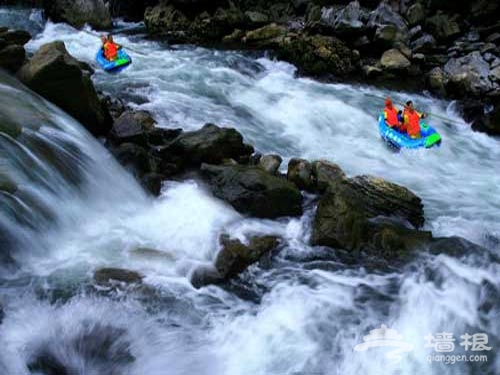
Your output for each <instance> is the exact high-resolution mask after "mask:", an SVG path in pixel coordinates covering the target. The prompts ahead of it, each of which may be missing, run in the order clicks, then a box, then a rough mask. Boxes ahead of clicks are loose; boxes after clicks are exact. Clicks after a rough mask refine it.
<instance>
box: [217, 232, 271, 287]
mask: <svg viewBox="0 0 500 375" xmlns="http://www.w3.org/2000/svg"><path fill="white" fill-rule="evenodd" d="M220 241H221V245H222V249H221V250H220V252H219V253H218V254H217V258H216V260H215V268H216V270H217V271H218V273H219V275H221V277H222V278H223V279H229V278H233V277H235V276H237V275H238V274H240V273H241V272H243V271H244V270H246V269H247V268H248V266H250V265H252V264H253V263H255V262H257V261H258V260H259V259H260V258H261V257H262V256H264V255H265V254H268V253H269V252H271V251H273V250H275V249H276V248H277V247H278V245H279V243H280V240H279V239H278V237H275V236H264V237H252V238H251V239H250V241H249V243H248V245H245V244H243V243H241V242H240V241H239V240H237V239H231V238H229V236H227V235H223V236H221V238H220Z"/></svg>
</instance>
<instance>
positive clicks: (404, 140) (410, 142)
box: [378, 115, 441, 149]
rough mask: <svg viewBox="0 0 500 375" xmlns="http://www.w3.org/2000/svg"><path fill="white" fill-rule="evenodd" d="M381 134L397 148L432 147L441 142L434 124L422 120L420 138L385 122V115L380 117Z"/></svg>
mask: <svg viewBox="0 0 500 375" xmlns="http://www.w3.org/2000/svg"><path fill="white" fill-rule="evenodd" d="M378 127H379V131H380V136H381V137H382V139H383V140H384V141H385V142H387V143H388V144H389V145H390V146H392V147H395V148H398V149H400V148H411V149H415V148H431V147H434V146H439V145H440V144H441V136H440V135H439V133H438V132H437V131H436V129H434V128H433V127H432V126H429V125H427V124H426V123H424V122H423V121H420V134H421V137H420V138H416V139H413V138H410V136H409V135H408V134H406V133H401V132H399V131H397V130H395V129H393V128H391V127H389V126H387V124H386V123H385V120H384V116H382V115H381V116H380V117H379V119H378Z"/></svg>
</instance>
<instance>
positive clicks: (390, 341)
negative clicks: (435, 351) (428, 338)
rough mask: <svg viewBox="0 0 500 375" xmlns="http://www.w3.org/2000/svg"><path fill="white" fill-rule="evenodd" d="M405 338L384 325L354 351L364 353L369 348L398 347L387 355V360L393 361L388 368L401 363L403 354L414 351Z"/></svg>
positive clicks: (364, 339)
mask: <svg viewBox="0 0 500 375" xmlns="http://www.w3.org/2000/svg"><path fill="white" fill-rule="evenodd" d="M402 340H403V336H402V335H400V334H398V331H396V330H395V329H390V328H387V327H386V326H385V325H384V324H382V325H381V326H380V328H377V329H374V330H372V331H370V334H369V335H368V336H364V337H363V341H364V342H363V343H361V344H358V345H356V346H355V347H354V350H356V351H357V352H362V351H365V350H368V349H369V348H377V347H384V346H390V347H396V348H398V349H396V350H392V351H390V352H389V353H387V354H386V355H385V356H386V358H388V359H390V360H393V361H392V362H390V363H389V364H388V365H387V366H390V365H393V364H396V363H398V362H400V361H401V358H402V356H401V354H402V353H406V352H410V351H412V350H413V344H410V343H408V342H404V341H402Z"/></svg>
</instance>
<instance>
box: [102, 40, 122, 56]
mask: <svg viewBox="0 0 500 375" xmlns="http://www.w3.org/2000/svg"><path fill="white" fill-rule="evenodd" d="M101 41H102V48H103V50H104V57H106V59H107V60H108V61H114V60H116V58H117V57H118V50H119V49H120V48H122V47H121V46H120V45H118V44H116V43H115V42H114V41H113V36H112V35H111V34H109V35H108V37H105V36H104V35H103V36H101Z"/></svg>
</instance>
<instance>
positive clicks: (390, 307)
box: [0, 13, 500, 375]
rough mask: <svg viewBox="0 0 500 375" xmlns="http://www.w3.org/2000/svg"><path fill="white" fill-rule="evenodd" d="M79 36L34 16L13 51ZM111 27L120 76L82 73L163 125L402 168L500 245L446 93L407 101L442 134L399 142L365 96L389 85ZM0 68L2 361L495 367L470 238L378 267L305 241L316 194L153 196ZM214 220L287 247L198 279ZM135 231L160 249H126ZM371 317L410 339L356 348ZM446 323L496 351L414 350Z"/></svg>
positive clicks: (387, 169) (492, 326) (172, 189)
mask: <svg viewBox="0 0 500 375" xmlns="http://www.w3.org/2000/svg"><path fill="white" fill-rule="evenodd" d="M0 14H1V13H0ZM12 14H14V13H12ZM122 26H127V25H122ZM88 32H89V30H87V32H82V31H77V30H74V29H73V28H71V27H69V26H67V25H64V24H58V25H55V24H51V23H48V24H47V25H46V26H45V28H44V30H43V32H42V33H41V34H39V35H37V36H36V38H35V39H34V40H33V41H31V42H30V43H29V44H28V45H27V48H28V50H29V51H34V50H36V49H37V48H38V46H40V45H41V44H43V43H46V42H49V41H52V40H55V39H60V40H63V41H65V42H66V46H67V48H68V50H69V52H70V53H71V54H73V55H74V56H76V57H77V58H79V59H81V60H85V61H88V62H90V63H93V56H94V54H95V52H96V49H97V48H98V45H99V40H98V39H97V38H96V37H94V36H92V35H90V34H89V33H88ZM116 40H117V41H118V42H119V43H122V44H124V45H125V46H128V47H131V49H133V50H132V51H131V55H132V57H133V59H134V64H133V65H132V66H131V67H130V68H129V69H127V70H125V71H124V72H123V73H121V74H119V75H106V74H104V73H102V72H101V71H100V70H98V69H97V72H96V75H95V81H96V85H97V86H98V88H100V89H102V90H104V91H108V92H110V93H114V94H119V95H120V96H121V97H124V98H126V100H127V101H129V102H130V104H131V105H132V106H134V107H137V108H143V109H147V110H149V111H151V112H152V113H153V114H154V116H155V118H156V119H157V121H158V122H159V124H160V125H161V126H164V127H179V126H181V127H183V128H185V129H196V128H198V127H199V126H200V125H202V124H203V123H205V122H215V123H218V124H221V125H227V126H234V127H236V128H237V129H238V130H239V131H240V132H241V133H242V134H243V135H244V137H245V139H246V140H247V141H248V142H249V143H252V144H254V145H255V146H256V147H257V148H258V149H259V150H260V151H262V152H276V153H279V154H281V155H283V156H284V157H285V159H288V158H290V157H293V156H301V157H306V158H318V157H324V158H328V159H330V160H332V161H335V162H337V163H339V164H340V165H341V166H342V167H343V168H344V169H345V170H346V171H347V173H348V174H350V175H354V174H361V173H370V174H375V175H379V176H382V177H385V178H388V179H390V180H393V181H396V182H399V183H401V184H403V185H405V186H407V187H409V188H411V189H412V190H414V191H415V192H417V193H418V194H419V195H420V196H421V197H422V199H423V200H424V203H425V212H426V220H427V226H428V228H429V229H432V230H433V232H434V233H435V234H436V235H460V236H464V237H466V238H468V239H470V240H472V241H474V242H476V243H478V244H480V245H483V246H485V247H487V248H488V250H489V251H492V252H498V251H499V245H498V243H499V238H500V230H499V229H498V225H497V223H498V218H499V214H500V175H499V174H498V162H499V160H500V142H499V141H498V140H497V139H494V138H490V137H487V136H485V135H483V134H479V133H474V132H472V131H471V130H470V128H469V126H468V125H467V124H465V123H463V122H461V119H460V118H459V117H458V116H457V115H456V114H454V112H453V110H452V106H450V105H449V103H446V102H442V101H437V100H435V99H432V98H427V97H424V96H418V97H414V98H413V99H414V101H415V102H416V103H417V104H418V106H419V107H420V108H422V109H425V110H427V111H428V112H431V113H436V114H439V115H442V116H446V115H448V116H450V118H452V119H453V120H455V122H454V123H453V124H452V125H449V124H444V123H442V122H440V121H439V120H437V119H432V118H431V119H432V121H433V124H434V125H435V126H436V127H438V128H439V130H440V132H441V133H442V135H443V138H444V142H443V145H442V147H441V148H440V149H436V150H428V151H422V152H401V153H398V154H396V153H393V152H391V151H390V150H388V149H387V148H386V147H385V146H384V145H383V144H382V142H381V141H380V139H379V136H378V131H377V127H376V114H377V111H378V110H379V109H380V105H381V103H380V101H379V100H378V99H375V98H374V97H372V96H370V95H377V96H384V95H387V94H390V95H391V96H392V97H394V98H396V99H398V100H400V101H403V100H405V99H406V97H407V96H406V95H405V94H404V93H396V92H392V93H387V92H381V91H379V90H376V89H372V88H366V87H361V88H360V87H354V86H350V85H338V84H337V85H333V84H323V83H318V82H315V81H313V80H309V79H303V78H296V77H295V75H294V72H295V69H294V67H293V66H291V65H289V64H285V63H282V62H275V61H271V60H269V59H265V58H260V59H255V58H253V57H250V56H248V55H244V54H240V53H237V52H221V51H215V50H208V49H202V48H195V47H169V46H165V45H162V44H158V43H156V42H152V41H145V40H144V39H143V38H142V36H141V35H130V34H120V33H118V35H117V36H116ZM0 83H1V84H0V94H1V95H0V110H1V112H0V113H1V117H0V119H1V120H2V121H12V122H15V123H17V124H18V125H20V126H22V127H23V133H22V135H20V136H17V137H13V136H12V135H6V134H5V133H3V132H0V151H1V154H0V167H1V169H0V173H1V174H0V177H2V178H3V179H7V180H9V181H10V183H11V186H12V185H14V186H16V187H17V191H15V192H12V191H7V192H6V191H3V192H2V191H0V202H1V203H2V208H1V209H0V228H1V229H2V236H1V238H2V239H3V237H5V241H4V244H5V245H4V246H5V250H4V251H2V253H3V254H7V255H8V256H7V257H6V259H5V261H4V262H3V264H4V269H3V270H2V271H1V272H2V273H0V293H1V294H0V295H1V297H2V298H1V300H2V301H1V302H2V303H3V305H4V308H5V319H4V321H3V323H2V325H0V373H2V374H3V373H5V374H8V375H18V374H19V375H21V374H23V375H24V374H29V373H30V371H29V370H28V366H29V365H31V373H39V374H46V375H52V374H56V373H57V374H59V373H60V372H57V366H64V367H65V368H66V369H67V372H68V374H71V375H73V374H79V375H80V374H81V375H83V374H85V375H87V374H90V375H94V374H95V375H97V374H113V375H115V374H116V375H118V374H120V375H122V374H131V375H145V374H148V375H149V374H152V375H155V374H194V373H198V374H215V373H220V374H231V375H233V374H244V375H254V374H262V375H275V374H276V375H282V374H283V375H285V374H287V375H288V374H304V375H308V374H335V375H337V374H338V375H351V374H352V375H354V374H379V373H384V374H391V375H392V374H395V373H400V374H404V375H410V374H411V375H413V374H422V373H426V374H477V373H481V374H493V373H495V371H496V369H498V368H499V367H500V360H499V359H498V357H497V356H496V355H495V353H496V352H497V351H498V348H499V345H500V325H499V323H498V322H499V310H500V309H499V301H498V296H499V289H500V277H499V266H498V264H496V263H491V264H490V263H489V260H488V259H489V258H488V257H487V256H486V254H470V256H467V257H464V258H462V259H455V258H451V257H447V256H444V255H440V256H430V255H425V256H422V257H421V258H420V259H419V260H418V261H416V262H415V263H413V264H411V265H409V266H408V267H406V268H405V269H404V270H394V271H392V272H388V273H380V272H375V271H371V270H367V269H364V268H359V267H352V266H348V265H344V264H342V263H340V262H339V261H338V260H337V259H336V258H335V255H334V252H332V251H331V250H324V249H319V248H312V247H310V246H308V245H307V242H308V236H309V231H310V221H311V217H312V209H308V210H307V211H306V214H305V215H304V216H303V217H302V218H298V219H281V220H276V221H269V220H256V219H250V218H246V217H243V216H241V215H240V214H238V213H237V212H235V211H234V210H233V209H232V208H231V207H229V206H227V205H226V204H224V203H223V202H220V201H219V200H217V199H215V198H213V197H211V195H210V194H209V193H208V192H207V191H205V190H204V188H203V187H202V186H200V185H199V184H198V183H197V182H195V181H187V182H182V183H178V182H169V183H166V184H165V186H164V189H163V194H162V196H161V197H160V198H158V199H152V198H149V197H147V196H146V195H145V194H144V193H143V192H142V191H141V189H140V187H139V186H138V185H137V184H136V183H135V182H134V181H133V179H132V178H131V177H130V176H129V175H128V174H127V173H126V172H124V171H123V170H122V169H121V168H120V167H119V166H118V165H117V164H116V163H115V162H114V161H113V159H112V157H111V156H110V155H109V154H108V153H107V152H106V151H105V150H104V149H103V148H102V147H101V146H100V145H99V144H98V143H97V142H96V141H95V140H93V139H92V138H91V137H90V136H89V135H87V134H86V133H85V132H84V131H83V130H82V129H81V127H80V126H79V124H77V123H76V122H75V121H74V120H72V119H71V118H69V117H68V116H66V115H65V114H63V113H62V112H60V111H59V110H57V109H56V108H54V107H53V106H51V105H49V104H47V103H46V102H44V101H43V100H41V99H39V98H37V97H35V96H33V95H32V94H30V93H28V92H26V91H24V90H23V89H21V88H18V87H17V85H16V84H15V83H13V82H11V80H9V79H8V78H6V77H3V76H2V77H1V79H0ZM0 131H1V128H0ZM1 181H3V180H2V179H0V182H1ZM0 186H3V185H0ZM4 190H5V188H4ZM11 190H12V189H11ZM4 207H5V208H4ZM11 207H12V209H6V208H11ZM223 232H228V233H230V234H231V235H232V236H235V237H238V238H241V239H244V238H246V237H248V236H249V235H253V234H263V233H265V234H277V235H279V236H281V237H283V238H284V244H283V246H282V247H281V249H280V251H279V253H278V254H276V255H275V256H274V257H273V258H272V259H270V260H268V261H266V262H263V263H262V264H260V265H255V266H252V267H251V268H250V269H249V270H248V271H247V272H246V273H245V274H244V275H243V276H242V277H241V278H240V279H239V280H236V281H235V282H233V283H232V284H231V286H226V287H224V288H220V287H216V286H210V287H205V288H202V289H200V290H195V289H194V288H192V286H191V285H190V283H189V275H190V272H191V271H192V270H193V269H195V268H196V267H197V266H199V265H203V264H207V263H209V262H211V260H212V259H213V258H214V256H215V254H216V252H217V250H218V245H217V243H218V236H219V235H220V234H221V233H223ZM138 247H150V248H155V249H158V250H160V251H162V252H163V253H164V256H163V257H161V258H160V259H158V257H155V258H154V259H151V258H148V257H147V256H144V255H143V256H141V255H138V254H137V252H135V251H134V250H135V249H137V248H138ZM2 250H3V249H2ZM102 266H115V267H122V268H128V269H133V270H137V271H139V272H141V273H143V274H144V275H145V276H146V278H145V280H144V284H145V287H142V288H137V289H134V290H131V291H127V292H126V293H124V292H122V291H120V290H108V289H103V288H98V287H96V286H95V285H94V284H93V282H92V273H93V271H94V270H95V269H96V268H98V267H102ZM381 324H386V325H387V326H388V327H391V328H394V329H397V330H398V332H399V333H400V334H402V335H403V336H404V340H405V341H407V342H410V343H413V344H414V345H415V348H414V350H413V351H412V352H411V353H410V354H409V355H408V356H407V357H405V358H404V359H403V360H402V361H401V362H400V363H399V364H398V365H396V366H394V367H390V368H385V369H383V370H381V368H382V367H383V366H384V365H385V364H386V362H384V361H386V358H385V357H384V355H385V353H386V351H385V350H377V349H372V351H369V352H356V351H353V347H354V346H355V345H356V344H358V343H360V342H362V340H363V338H362V337H363V336H364V335H366V334H368V332H369V331H370V330H371V329H374V328H376V327H379V326H380V325H381ZM443 331H446V332H452V333H454V334H455V338H456V341H455V345H456V348H457V349H456V350H455V352H453V353H448V354H464V352H463V350H462V348H461V347H460V346H459V342H461V341H462V340H461V339H460V338H459V336H460V335H462V334H464V333H466V332H468V333H469V334H473V333H479V332H484V333H487V334H488V335H489V339H490V343H489V346H491V347H492V350H491V351H489V352H478V354H487V357H488V361H487V362H469V363H456V364H448V365H447V364H444V363H437V362H435V363H429V362H428V361H427V360H426V358H427V355H429V354H431V353H432V351H431V350H430V349H427V348H424V344H425V340H424V336H426V335H427V334H429V333H433V334H434V335H435V334H436V333H438V332H443ZM467 354H471V352H470V351H469V352H467ZM40 363H42V364H43V365H40ZM47 363H50V364H51V365H50V366H49V365H47ZM37 364H38V365H37ZM51 366H52V367H51ZM42 368H44V369H45V370H44V371H45V372H41V371H42V370H41V369H42ZM48 368H52V370H51V371H52V372H50V371H49V370H47V369H48ZM37 371H38V372H37Z"/></svg>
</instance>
